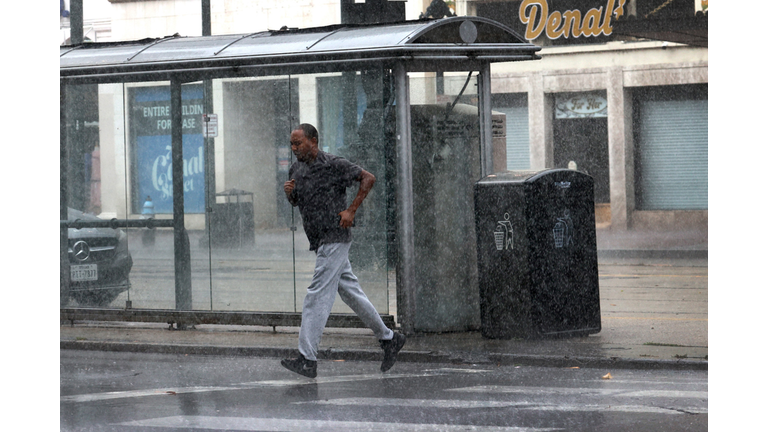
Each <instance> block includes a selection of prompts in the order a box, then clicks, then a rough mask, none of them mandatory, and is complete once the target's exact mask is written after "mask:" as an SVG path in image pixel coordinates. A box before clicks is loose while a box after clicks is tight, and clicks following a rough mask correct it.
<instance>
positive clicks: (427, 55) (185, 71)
mask: <svg viewBox="0 0 768 432" xmlns="http://www.w3.org/2000/svg"><path fill="white" fill-rule="evenodd" d="M539 49H540V48H539V47H538V46H536V45H533V44H531V43H529V42H527V41H525V39H523V38H522V37H521V36H520V35H518V34H517V33H515V32H514V31H513V30H511V29H510V28H508V27H506V26H504V25H502V24H500V23H497V22H495V21H492V20H489V19H485V18H480V17H452V18H444V19H438V20H418V21H406V22H401V23H391V24H375V25H352V24H341V25H334V26H328V27H318V28H307V29H289V28H285V27H284V28H282V29H280V30H267V31H263V32H258V33H253V34H241V35H214V36H193V37H182V36H179V35H178V34H177V35H173V36H169V37H165V38H160V39H143V40H139V41H131V42H101V43H84V44H80V45H74V46H72V45H69V46H62V47H61V49H60V63H59V76H60V78H61V79H63V80H64V81H69V82H73V83H74V82H119V81H148V80H162V79H171V78H172V77H175V78H179V77H181V79H182V80H184V81H192V80H197V79H202V78H211V77H226V76H247V75H272V74H278V73H302V72H303V73H306V72H330V71H338V70H347V69H359V68H361V67H365V65H366V64H368V65H372V64H378V65H380V64H382V63H383V64H385V65H386V64H389V65H391V64H394V63H395V62H398V61H404V62H405V64H406V65H407V66H406V67H407V69H408V70H434V69H438V70H467V68H471V67H472V66H473V65H474V64H482V63H490V62H508V61H522V60H535V59H538V58H539V56H538V55H537V54H536V53H537V51H538V50H539Z"/></svg>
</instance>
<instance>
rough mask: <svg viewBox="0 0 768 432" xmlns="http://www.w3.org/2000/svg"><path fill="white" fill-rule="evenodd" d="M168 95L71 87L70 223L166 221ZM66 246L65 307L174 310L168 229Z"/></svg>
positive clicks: (93, 233)
mask: <svg viewBox="0 0 768 432" xmlns="http://www.w3.org/2000/svg"><path fill="white" fill-rule="evenodd" d="M160 89H165V91H163V90H160ZM168 89H169V83H168V82H160V83H148V84H143V85H140V86H132V87H129V86H125V85H123V84H98V85H97V84H87V85H69V86H66V88H65V106H64V110H65V115H66V145H67V159H68V161H67V162H68V163H67V167H68V168H67V176H66V188H67V191H68V194H67V206H68V207H69V219H81V220H82V221H86V222H87V221H95V220H98V219H102V220H104V219H106V220H110V219H118V220H123V219H138V218H142V217H149V216H150V215H149V214H148V212H149V211H151V212H153V215H155V217H157V218H164V217H169V215H168V214H164V213H167V211H166V210H165V205H166V201H165V199H168V197H167V196H165V197H164V196H163V193H164V192H167V191H168V189H167V187H166V184H165V182H168V183H170V174H169V172H170V169H169V165H170V150H169V148H170V140H171V138H170V124H169V122H170V113H169V112H170V108H169V107H170V92H169V90H168ZM166 121H167V122H166ZM168 187H170V186H168ZM150 197H151V198H150ZM147 198H150V199H151V201H150V200H148V199H147ZM148 201H150V202H151V203H152V204H153V205H154V207H153V205H146V203H147V202H148ZM68 243H69V246H68V254H69V266H70V272H69V279H70V281H69V288H70V289H69V296H68V298H67V299H64V298H63V299H62V305H69V306H79V307H91V306H95V307H115V308H125V307H126V306H132V307H138V308H161V309H173V308H174V307H175V295H174V261H173V260H174V255H173V253H174V252H173V235H172V231H171V230H170V229H169V228H156V229H153V230H149V229H145V228H82V229H73V228H70V229H68Z"/></svg>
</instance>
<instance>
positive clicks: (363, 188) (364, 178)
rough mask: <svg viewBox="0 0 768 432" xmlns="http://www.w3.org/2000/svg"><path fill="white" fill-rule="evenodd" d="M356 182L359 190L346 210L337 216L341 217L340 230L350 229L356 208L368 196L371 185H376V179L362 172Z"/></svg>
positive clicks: (364, 171)
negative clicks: (358, 183) (358, 184)
mask: <svg viewBox="0 0 768 432" xmlns="http://www.w3.org/2000/svg"><path fill="white" fill-rule="evenodd" d="M357 181H359V182H360V189H358V191H357V196H355V199H354V200H353V201H352V204H351V205H350V206H349V208H348V209H346V210H344V211H343V212H341V213H339V216H341V220H340V221H339V226H340V227H342V228H351V227H352V225H353V224H354V223H355V213H357V208H358V207H360V204H362V203H363V200H364V199H365V197H367V196H368V192H370V191H371V189H372V188H373V184H374V183H376V177H374V176H373V174H371V173H369V172H368V171H366V170H362V171H361V172H360V176H359V177H358V178H357Z"/></svg>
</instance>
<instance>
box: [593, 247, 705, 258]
mask: <svg viewBox="0 0 768 432" xmlns="http://www.w3.org/2000/svg"><path fill="white" fill-rule="evenodd" d="M597 258H598V259H604V258H634V259H708V258H709V250H707V249H703V250H700V249H666V250H651V249H606V250H599V249H598V251H597Z"/></svg>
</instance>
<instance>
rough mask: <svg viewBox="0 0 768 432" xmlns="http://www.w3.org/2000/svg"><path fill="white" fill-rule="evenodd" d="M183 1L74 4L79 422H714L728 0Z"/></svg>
mask: <svg viewBox="0 0 768 432" xmlns="http://www.w3.org/2000/svg"><path fill="white" fill-rule="evenodd" d="M183 3H184V4H185V5H186V6H189V7H190V9H193V12H190V13H180V12H178V9H177V10H175V11H171V10H169V9H168V8H167V5H165V3H164V2H151V1H133V2H113V1H108V0H62V2H61V5H62V7H61V14H60V15H61V17H60V21H61V28H60V29H61V41H60V45H61V46H60V65H59V67H60V68H59V72H60V76H59V77H60V106H59V109H60V155H61V158H60V161H59V165H58V167H57V168H58V169H59V174H60V175H59V178H58V179H57V180H58V182H59V185H60V188H59V189H60V199H59V213H60V227H59V228H60V229H59V274H58V276H59V277H58V279H59V285H60V302H59V312H60V324H61V325H60V350H59V384H60V388H59V392H60V397H59V401H58V403H59V428H60V430H62V431H81V430H82V431H85V430H115V431H122V430H126V431H127V430H189V429H195V430H203V429H205V430H253V431H261V430H275V431H277V430H280V431H283V430H297V431H298V430H328V431H331V430H333V431H339V430H343V431H346V430H349V431H357V430H360V431H368V430H371V431H373V430H392V431H401V430H402V431H410V430H413V431H432V430H434V431H452V430H478V431H513V430H514V431H538V430H541V431H550V430H564V431H598V430H606V431H607V430H637V431H645V430H648V431H651V430H669V431H700V430H707V428H708V422H709V412H708V362H709V357H708V345H709V344H708V207H709V201H708V197H709V185H708V175H709V174H708V173H709V167H708V139H709V138H708V78H707V70H708V48H707V17H708V6H707V2H706V1H702V0H696V1H689V2H663V1H656V0H637V1H633V2H628V1H625V0H607V1H606V0H564V1H553V0H537V1H528V0H526V1H481V0H478V1H474V2H470V1H441V0H434V1H427V0H420V1H416V0H408V1H384V0H366V1H351V0H339V1H335V0H333V1H332V0H328V1H322V2H317V1H315V2H297V3H296V4H294V5H287V4H283V3H282V2H276V1H266V2H258V3H257V2H252V3H249V2H240V1H236V0H226V1H223V2H210V1H208V0H203V1H201V2H183ZM159 17H164V19H163V22H164V24H158V22H159V21H158V19H159ZM171 17H172V18H171ZM630 17H631V18H630ZM649 17H650V18H649ZM165 18H167V19H165ZM648 20H661V22H662V23H663V25H666V26H668V28H672V27H674V26H679V25H680V24H679V21H680V20H684V21H685V23H686V25H687V26H689V27H688V28H687V31H685V32H679V33H675V32H671V31H663V30H659V29H657V28H656V27H653V26H650V25H643V23H645V22H647V21H648ZM675 20H677V21H675ZM675 23H678V24H675ZM671 34H673V35H675V36H674V38H672V36H670V35H671ZM305 124H309V125H312V126H313V127H314V128H316V131H317V136H316V138H313V137H312V136H311V134H310V133H309V132H307V131H308V129H307V128H306V127H304V126H303V125H305ZM297 131H299V132H300V136H301V137H304V138H306V139H307V142H309V143H310V144H309V145H310V146H312V145H314V146H315V150H316V151H317V152H318V153H317V154H319V155H320V156H317V154H315V153H310V154H311V157H309V159H307V156H306V155H305V154H304V153H302V150H297V144H298V143H297V142H294V141H295V140H294V134H295V132H297ZM313 139H314V144H312V142H313ZM339 160H341V161H343V162H336V161H339ZM327 161H334V162H332V163H331V162H327ZM325 164H327V165H325ZM342 169H343V170H342ZM323 170H325V171H323ZM307 173H312V175H318V176H320V177H317V178H320V179H321V180H317V182H318V184H321V185H322V186H317V185H312V188H310V187H309V186H308V185H309V184H311V183H310V182H309V180H307V179H309V178H315V177H311V176H310V174H307ZM316 173H321V174H316ZM328 173H330V174H328ZM366 173H369V174H371V175H372V177H373V178H375V183H372V185H373V186H372V188H370V190H367V189H366V186H365V184H366V180H365V179H366V178H367V177H366ZM322 176H330V177H331V178H333V179H334V183H332V184H331V183H327V184H326V183H323V181H325V180H322V179H326V177H322ZM342 178H343V180H341V179H342ZM297 179H298V183H297ZM339 184H343V186H338V185H339ZM307 190H311V191H312V194H315V195H314V196H315V197H318V196H322V197H326V196H329V197H331V196H333V197H335V196H336V195H332V194H345V195H346V202H345V204H344V205H345V207H344V208H346V206H350V207H349V209H351V212H350V213H348V212H347V210H349V209H347V210H344V208H340V209H339V208H336V207H333V206H334V205H335V202H336V201H335V200H332V199H331V198H329V199H328V200H326V201H325V202H322V203H318V200H317V199H316V200H312V199H311V198H312V196H309V197H308V196H307V195H306V194H307V192H306V191H307ZM302 194H304V195H302ZM320 194H322V195H320ZM326 194H327V195H326ZM308 203H312V204H308ZM307 206H312V207H313V208H311V209H309V210H308V209H307ZM329 209H330V210H329ZM333 209H335V210H333ZM331 210H332V211H331ZM341 210H344V211H341ZM312 211H315V212H319V213H322V214H324V215H325V214H326V213H327V214H330V215H331V216H330V217H325V216H323V218H322V223H325V221H326V220H330V219H333V226H332V227H331V228H328V227H324V228H322V229H320V231H319V232H321V234H319V235H318V237H317V238H319V239H320V240H319V246H318V243H317V241H318V240H316V238H315V237H313V236H314V235H315V234H314V233H316V232H318V226H319V225H321V224H322V223H321V222H317V220H318V219H317V218H313V216H312V214H313V213H308V212H312ZM350 214H351V217H350ZM308 215H309V216H308ZM347 220H349V222H350V224H351V228H343V229H341V228H340V227H344V224H345V223H346V221H347ZM329 226H330V225H329ZM345 233H350V234H351V237H349V238H347V237H345V236H346V234H345ZM339 239H342V240H339ZM349 239H351V244H349ZM338 244H346V245H348V248H349V251H348V257H347V256H345V255H344V254H345V253H346V252H345V251H344V252H342V253H341V258H339V260H340V261H339V264H336V263H335V261H334V260H335V259H336V258H335V257H336V255H334V254H336V253H337V252H335V249H333V248H334V247H335V246H334V245H338ZM347 258H348V264H349V265H348V266H346V267H345V264H344V263H345V262H346V261H345V260H346V259H347ZM330 265H338V266H339V268H338V269H335V270H334V271H338V272H339V274H338V275H336V276H335V277H336V279H332V282H331V283H330V285H333V287H332V288H331V289H332V291H331V294H330V297H328V296H326V297H323V298H324V299H325V300H319V299H320V296H319V294H317V292H318V291H317V286H319V284H321V283H325V281H324V277H325V276H323V275H324V274H325V273H326V270H327V267H326V266H330ZM349 268H351V270H349ZM352 272H353V273H354V275H352ZM328 277H329V278H331V276H328ZM357 283H359V287H360V288H361V289H362V292H364V295H363V296H362V297H364V299H362V300H361V299H360V297H361V295H359V294H357V293H358V291H355V289H356V288H355V286H356V284H357ZM336 291H338V292H336ZM370 311H372V312H370ZM371 313H372V314H373V315H374V317H373V318H371ZM316 315H317V316H318V317H316ZM302 325H303V326H302ZM313 326H317V327H319V329H320V330H321V332H322V338H320V339H318V340H313V339H312V336H308V334H310V333H312V332H314V331H316V328H315V327H313ZM318 337H319V336H318ZM390 338H391V340H390ZM399 338H402V340H401V339H399ZM398 341H400V342H399V343H400V344H399V345H398ZM403 341H404V345H403V344H402V343H403ZM395 346H396V347H395ZM297 356H298V358H297ZM281 359H283V360H282V363H281ZM291 362H294V363H291ZM380 363H381V364H380ZM297 365H298V366H297ZM302 365H303V366H302ZM294 372H297V373H294ZM315 372H316V374H315ZM301 375H304V376H301Z"/></svg>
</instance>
